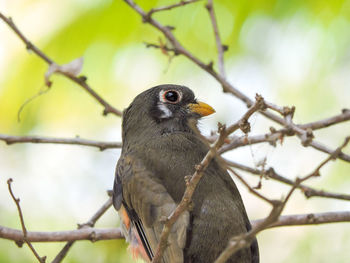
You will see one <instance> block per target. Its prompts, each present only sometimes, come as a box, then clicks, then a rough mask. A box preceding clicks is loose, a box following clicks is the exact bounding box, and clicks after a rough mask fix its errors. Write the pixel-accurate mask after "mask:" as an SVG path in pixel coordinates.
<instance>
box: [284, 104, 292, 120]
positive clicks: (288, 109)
mask: <svg viewBox="0 0 350 263" xmlns="http://www.w3.org/2000/svg"><path fill="white" fill-rule="evenodd" d="M294 112H295V106H292V107H287V106H284V107H283V110H282V113H283V116H284V117H286V116H288V115H290V116H291V118H292V119H293V117H294Z"/></svg>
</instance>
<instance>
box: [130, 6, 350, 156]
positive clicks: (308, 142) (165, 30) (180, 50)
mask: <svg viewBox="0 0 350 263" xmlns="http://www.w3.org/2000/svg"><path fill="white" fill-rule="evenodd" d="M124 1H125V2H126V3H127V4H128V5H129V6H130V7H131V8H133V9H134V10H135V11H136V12H137V13H139V14H140V16H141V17H142V19H143V22H144V23H149V24H150V25H152V26H153V27H155V28H156V29H158V30H159V31H160V32H161V33H162V34H163V35H164V36H165V38H166V39H167V40H168V41H169V42H170V43H171V45H172V46H173V50H174V53H176V54H181V55H183V56H185V57H186V58H188V59H189V60H190V61H192V62H193V63H195V64H196V65H197V66H199V67H200V68H202V69H203V70H204V71H206V72H207V73H209V74H210V75H211V76H212V77H214V78H215V79H216V80H217V81H218V82H219V83H220V84H221V85H222V88H223V91H224V92H228V93H231V94H232V95H234V96H235V97H237V98H238V99H240V100H241V101H243V102H244V103H245V104H246V105H247V106H248V107H250V106H251V105H253V103H254V102H253V101H252V100H251V99H250V98H249V97H248V96H246V95H245V94H244V93H242V92H241V91H239V90H238V89H237V88H235V87H234V86H233V85H231V84H230V83H229V82H228V81H227V80H226V79H225V78H224V77H223V76H222V75H220V74H218V73H217V72H216V71H215V70H214V69H213V67H212V63H208V64H206V63H204V62H203V61H201V60H200V59H198V58H197V57H195V56H194V55H193V54H192V53H191V52H189V51H188V50H187V49H185V48H184V47H183V46H182V45H181V43H180V42H179V41H178V40H177V39H176V37H175V36H174V34H173V33H172V31H171V28H169V27H167V26H163V25H162V24H160V23H159V22H158V21H157V20H155V19H153V18H152V17H150V16H148V15H147V13H146V12H145V11H144V10H143V9H142V8H141V7H140V6H138V5H137V4H136V3H135V2H134V1H133V0H124ZM265 104H266V106H271V107H270V108H271V109H273V110H275V111H277V112H279V113H281V112H283V108H280V107H278V106H277V107H275V105H273V104H272V103H268V102H266V101H265ZM260 113H261V114H262V115H264V116H265V117H267V118H269V119H271V120H273V121H275V122H276V123H279V124H280V125H282V126H285V127H288V126H289V128H293V130H295V131H296V132H297V134H298V135H299V137H300V138H301V140H302V143H303V145H305V146H311V147H313V148H314V149H317V150H320V151H322V152H324V153H327V154H331V153H332V152H333V151H332V149H329V148H328V147H326V146H324V145H322V144H321V143H318V142H316V141H313V140H312V138H311V137H310V136H308V134H309V133H307V132H306V131H305V130H303V129H302V128H300V127H298V126H297V125H295V124H293V123H289V122H287V121H286V120H285V119H283V118H281V117H280V116H277V115H276V114H274V113H272V112H270V111H267V110H266V111H261V112H260ZM286 114H287V113H284V115H286ZM338 158H340V159H342V160H344V161H347V162H350V156H349V155H346V154H344V153H340V154H339V155H338Z"/></svg>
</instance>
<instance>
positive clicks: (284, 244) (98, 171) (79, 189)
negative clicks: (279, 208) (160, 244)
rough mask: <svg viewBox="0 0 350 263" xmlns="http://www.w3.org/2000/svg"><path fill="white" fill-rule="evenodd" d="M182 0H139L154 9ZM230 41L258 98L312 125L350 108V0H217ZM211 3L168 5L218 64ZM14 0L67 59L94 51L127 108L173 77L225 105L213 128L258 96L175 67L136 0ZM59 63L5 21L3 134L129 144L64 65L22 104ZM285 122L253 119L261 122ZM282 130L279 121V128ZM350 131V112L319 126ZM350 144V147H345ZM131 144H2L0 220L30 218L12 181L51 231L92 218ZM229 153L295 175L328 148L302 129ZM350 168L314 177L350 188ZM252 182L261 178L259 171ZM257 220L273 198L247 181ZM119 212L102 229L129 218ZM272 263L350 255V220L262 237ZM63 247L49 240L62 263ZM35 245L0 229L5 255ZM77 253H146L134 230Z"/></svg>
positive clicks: (235, 73)
mask: <svg viewBox="0 0 350 263" xmlns="http://www.w3.org/2000/svg"><path fill="white" fill-rule="evenodd" d="M175 2H176V1H163V0H162V1H155V0H152V1H150V0H147V1H138V3H139V4H140V5H141V6H142V7H143V8H145V9H146V10H149V9H150V8H152V7H159V6H163V5H167V4H171V3H175ZM214 4H215V11H216V15H217V19H218V23H219V27H220V33H221V36H222V40H223V43H224V44H227V45H228V46H229V50H228V52H226V53H225V61H226V71H227V76H228V79H229V80H230V81H231V83H233V84H234V85H235V86H236V87H237V88H238V89H239V90H241V91H242V92H244V93H245V94H248V95H249V96H251V97H252V98H253V96H254V94H255V93H260V94H262V95H263V96H264V97H265V99H267V100H269V101H271V102H274V103H276V104H278V105H295V106H296V108H297V110H296V114H295V121H296V122H297V123H305V122H309V121H313V120H318V119H321V118H325V117H327V116H332V115H335V114H338V113H340V111H341V109H342V108H346V107H347V108H349V105H350V103H349V102H350V30H349V28H350V1H342V0H334V1H326V0H308V1H296V0H292V1H287V0H279V1H278V0H264V1H262V0H261V1H259V0H254V1H242V0H237V1H232V0H226V1H224V0H217V1H214ZM204 5H205V1H200V2H198V3H195V4H191V5H188V6H185V7H182V8H178V9H175V10H172V11H166V12H163V13H159V14H156V15H155V18H157V19H159V20H160V21H161V22H162V23H164V24H166V25H172V26H175V27H176V30H175V31H174V33H175V35H176V36H177V37H178V38H179V40H180V41H181V42H182V43H183V45H184V46H185V47H186V48H188V49H189V50H190V51H192V52H193V53H194V54H195V55H196V56H198V57H200V58H201V59H202V60H203V61H204V62H206V63H209V62H210V61H212V60H213V61H214V62H215V61H216V47H215V40H214V38H213V30H212V28H211V23H210V20H209V16H208V13H207V11H206V9H205V8H204ZM0 11H1V12H3V13H4V14H5V15H7V16H11V17H12V18H13V19H14V21H15V22H16V24H17V26H18V27H19V28H20V29H21V30H22V32H23V33H24V34H25V35H26V36H27V37H28V38H29V39H30V40H31V41H33V42H34V43H35V44H36V45H37V46H38V47H39V48H41V49H42V50H43V51H44V52H45V53H46V54H47V55H48V56H49V57H51V58H52V59H53V60H54V61H55V62H57V63H59V64H65V63H68V62H70V61H71V60H73V59H75V58H78V57H81V56H83V57H84V66H83V72H82V73H83V74H84V75H86V76H87V77H88V83H89V84H90V85H91V86H92V87H93V88H94V89H95V91H97V92H98V93H99V94H100V95H102V96H103V97H104V98H105V99H106V100H107V101H108V102H110V103H111V104H113V105H114V106H116V107H117V108H118V109H123V108H125V107H127V106H128V104H129V103H130V102H131V100H132V99H133V97H135V96H136V95H137V94H138V93H140V92H141V91H143V90H145V89H147V88H150V87H152V86H155V85H158V84H162V83H176V84H183V85H187V86H189V87H190V88H192V89H193V90H194V91H195V93H196V95H197V96H198V98H200V99H201V100H203V101H206V102H208V103H209V104H210V105H212V106H213V107H214V108H215V109H216V111H217V114H215V115H214V116H210V117H208V118H207V119H205V120H203V121H202V122H201V125H200V128H201V129H202V131H203V133H204V134H209V132H210V131H211V130H215V129H216V123H217V122H218V121H220V122H223V123H232V122H233V121H235V120H237V119H238V118H239V116H240V115H241V114H242V113H243V112H244V111H245V106H244V105H243V104H242V103H241V102H240V101H238V100H237V99H235V98H233V97H232V96H231V95H228V94H223V93H222V92H221V88H220V86H219V85H218V83H216V82H215V81H214V80H213V79H212V78H211V77H210V76H209V75H208V74H206V73H205V72H203V71H201V70H200V69H199V68H198V67H197V66H195V65H194V64H193V63H191V62H189V61H187V60H186V59H185V58H183V57H176V58H174V59H173V60H172V62H171V63H170V64H169V61H168V60H169V59H168V57H166V56H164V55H163V54H162V53H161V52H160V51H159V50H154V49H146V48H145V45H144V43H143V42H151V43H159V39H160V38H161V39H162V41H163V42H165V40H164V39H163V37H162V36H161V35H160V33H159V32H157V31H156V30H154V29H153V28H151V27H150V26H148V25H145V24H143V23H142V22H141V19H140V17H139V16H138V15H137V14H135V12H134V11H133V10H131V8H129V7H128V6H127V5H126V4H125V3H124V2H123V1H113V0H100V1H95V0H51V1H45V0H0ZM46 70H47V65H46V64H45V63H44V62H43V61H42V60H41V59H39V58H38V57H37V56H35V55H33V54H30V53H28V52H27V50H26V49H25V47H24V45H23V44H22V43H21V42H20V40H19V39H18V37H17V36H15V35H14V33H13V32H12V31H11V30H10V29H9V28H8V27H7V26H6V25H5V24H4V23H3V22H2V21H0V133H5V134H11V135H45V136H57V137H74V136H76V135H79V136H80V137H82V138H89V139H98V140H105V141H120V140H121V136H120V123H121V120H120V118H117V117H114V116H112V115H109V116H107V117H103V116H102V107H101V106H100V105H99V104H97V102H96V101H95V100H93V99H92V98H91V97H90V96H89V95H88V94H87V93H86V92H85V91H83V90H82V89H81V88H80V87H79V86H77V85H76V84H74V83H72V82H70V81H69V80H67V79H65V78H64V77H61V76H53V77H52V78H51V79H52V81H53V86H52V88H51V89H50V91H49V92H47V93H46V94H44V95H42V96H40V97H39V98H36V99H35V100H33V101H32V102H30V103H29V104H28V105H26V107H25V108H24V109H23V111H22V113H21V121H20V122H17V113H18V110H19V108H20V107H21V105H22V104H23V103H24V102H25V101H26V100H27V99H28V98H31V97H32V96H34V95H35V94H37V93H38V92H39V91H40V90H42V89H44V88H45V87H44V73H45V72H46ZM271 125H274V124H272V123H271V122H269V121H267V120H266V119H264V118H262V117H259V116H254V117H253V118H252V130H253V131H252V133H253V134H257V133H263V132H267V131H268V127H269V126H271ZM274 126H275V127H277V126H276V125H274ZM349 133H350V125H349V123H345V124H341V125H338V126H335V127H331V128H329V129H327V130H325V131H318V132H316V137H317V139H319V140H320V141H322V142H324V143H325V144H326V145H328V146H330V147H333V148H336V147H337V146H338V145H339V144H340V143H341V142H342V140H343V138H344V137H345V136H346V135H349ZM345 152H347V153H349V147H348V148H347V149H346V150H345ZM119 154H120V151H119V150H118V149H116V150H106V151H103V152H100V151H99V150H97V149H93V148H87V147H79V146H62V145H43V144H41V145H40V144H39V145H30V144H22V145H13V146H7V145H6V144H4V143H2V142H0V225H4V226H8V227H13V228H18V229H19V228H20V224H19V219H18V215H17V210H16V208H15V205H14V203H13V201H12V200H11V199H10V196H9V194H8V192H7V184H6V180H7V179H8V178H10V177H12V178H13V179H14V183H13V189H14V191H15V194H16V195H17V196H19V197H20V198H21V205H22V209H23V212H24V216H25V221H26V225H27V228H28V229H29V230H33V231H35V230H37V231H58V230H70V229H74V228H75V227H76V223H78V222H79V223H82V222H86V221H87V220H88V219H89V218H90V216H91V215H92V214H94V212H95V211H96V210H97V209H98V208H99V207H100V206H101V205H102V204H103V202H104V201H105V200H106V198H107V195H106V190H107V189H111V188H112V182H113V178H114V167H115V164H116V162H117V160H118V157H119ZM227 157H228V158H232V159H233V160H236V161H240V162H242V163H246V164H248V165H251V166H256V165H257V163H258V162H259V161H260V160H261V159H263V158H265V157H266V160H267V165H268V166H273V167H275V169H276V170H277V171H279V172H281V173H282V174H284V175H285V176H287V177H289V178H291V179H293V178H295V177H296V176H301V175H305V174H307V173H308V172H311V171H312V170H313V168H315V166H316V165H317V164H318V163H319V162H320V161H321V160H323V159H324V158H325V157H326V156H325V155H324V154H321V153H318V152H316V151H314V150H312V149H308V148H303V147H302V146H301V145H300V143H299V141H298V139H296V138H288V139H285V141H284V144H283V147H282V146H280V145H279V146H278V147H276V148H273V147H271V146H268V145H256V146H252V147H247V148H246V149H239V150H236V151H235V152H233V153H229V154H228V155H227ZM349 175H350V168H349V165H348V164H346V163H345V162H342V161H337V162H336V163H332V164H329V165H328V166H327V167H326V168H325V169H324V170H323V173H322V177H321V178H318V179H314V180H313V181H312V182H310V183H309V184H310V185H312V186H314V187H316V188H322V189H325V190H329V191H334V192H344V193H349V189H350V177H349ZM246 176H247V178H249V180H250V182H251V183H252V184H256V183H257V182H258V179H257V178H254V177H251V176H249V175H246ZM238 187H239V188H240V190H241V192H242V196H243V199H244V201H245V203H246V206H247V210H248V214H249V215H250V218H252V219H258V218H262V217H264V216H266V215H267V213H268V211H269V207H268V206H267V205H266V204H264V203H262V202H261V201H260V200H258V199H256V198H255V197H253V196H251V195H250V194H249V193H247V191H246V190H245V189H244V187H243V186H242V185H240V184H238ZM287 190H288V187H286V186H283V185H280V184H278V183H275V182H271V181H266V182H265V181H264V182H263V189H262V190H261V191H262V192H263V193H265V194H267V195H268V196H270V197H274V198H280V197H281V196H283V195H285V193H286V191H287ZM349 209H350V204H349V203H348V202H345V201H334V200H322V199H317V198H315V199H311V200H305V198H304V197H303V196H302V194H300V193H296V194H295V196H294V198H293V200H292V201H291V202H290V203H289V205H288V206H287V208H286V210H285V212H284V213H285V214H292V213H307V212H325V211H337V210H349ZM118 224H119V220H118V217H117V215H116V212H115V211H114V210H113V209H110V210H109V211H108V213H106V214H105V215H104V216H103V218H102V219H101V220H100V221H98V223H97V227H117V226H118ZM258 240H259V243H260V253H261V262H263V263H264V262H269V263H274V262H276V263H277V262H290V263H291V262H315V263H316V262H317V263H319V262H321V263H322V262H344V263H348V262H350V250H349V247H350V225H349V224H333V225H324V226H310V227H291V228H281V229H274V230H267V231H265V232H263V233H261V234H260V235H259V236H258ZM62 246H63V244H58V243H52V244H35V247H36V248H37V249H38V252H39V254H40V255H47V256H48V261H51V260H52V259H53V257H54V256H55V255H56V253H57V252H58V251H59V249H60V248H61V247H62ZM34 261H35V259H34V256H33V255H32V254H31V252H30V251H29V249H28V248H27V247H24V248H22V249H19V248H17V246H16V245H15V244H14V243H13V242H10V241H7V240H2V239H0V262H1V263H2V262H34ZM64 262H69V263H73V262H132V259H131V257H130V256H129V255H128V254H127V253H126V244H125V243H124V241H122V240H120V241H99V242H97V243H90V242H88V241H83V242H78V243H77V244H76V245H74V247H73V249H72V250H71V251H70V252H69V254H68V256H67V258H66V260H65V261H64Z"/></svg>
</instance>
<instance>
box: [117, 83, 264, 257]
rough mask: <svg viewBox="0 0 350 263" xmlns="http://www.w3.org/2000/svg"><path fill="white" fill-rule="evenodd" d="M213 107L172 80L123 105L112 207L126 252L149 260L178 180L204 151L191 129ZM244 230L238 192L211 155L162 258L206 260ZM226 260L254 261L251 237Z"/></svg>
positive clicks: (181, 184)
mask: <svg viewBox="0 0 350 263" xmlns="http://www.w3.org/2000/svg"><path fill="white" fill-rule="evenodd" d="M214 112H215V110H214V109H213V108H212V107H211V106H209V105H208V104H206V103H204V102H200V101H198V100H197V99H196V98H195V95H194V93H193V91H192V90H191V89H189V88H188V87H186V86H181V85H175V84H163V85H158V86H155V87H153V88H150V89H148V90H146V91H144V92H142V93H140V94H139V95H137V96H136V97H135V98H134V100H133V101H132V103H131V104H130V106H129V107H128V108H126V109H125V110H124V112H123V117H122V118H123V120H122V143H123V146H122V151H121V155H120V158H119V160H118V163H117V167H116V172H115V180H114V185H113V205H114V207H115V209H116V210H117V211H118V214H119V216H120V219H121V225H122V231H123V234H124V236H125V237H126V240H127V241H128V242H129V249H130V251H131V253H132V254H133V255H134V257H139V258H141V259H143V260H144V261H146V262H151V261H152V259H153V257H154V254H155V251H156V249H157V246H158V243H159V238H160V234H161V232H162V229H163V226H164V222H165V219H166V218H167V217H168V216H169V215H170V214H171V213H172V212H173V211H174V209H175V208H176V207H177V205H178V204H179V203H180V201H181V198H182V196H183V194H184V191H185V188H186V182H185V179H184V178H185V177H186V176H189V175H192V174H193V173H194V172H195V167H196V165H198V164H199V163H200V162H201V160H202V159H203V158H204V156H205V155H206V153H207V152H208V150H209V149H210V146H209V145H208V143H207V142H206V141H205V140H204V139H203V136H201V135H200V134H199V133H198V128H197V124H198V121H199V120H200V119H201V118H202V117H204V116H208V115H210V114H212V113H214ZM250 229H251V224H250V221H249V219H248V216H247V213H246V210H245V207H244V204H243V201H242V198H241V196H240V193H239V191H238V189H237V187H236V185H235V183H234V181H233V179H232V178H231V177H230V175H229V173H228V172H227V169H226V168H225V166H224V165H223V164H222V162H220V160H219V158H218V157H215V158H213V159H212V161H211V162H210V164H209V166H208V167H207V168H206V169H205V170H204V174H203V177H202V178H201V180H200V182H199V184H198V185H197V187H196V189H195V191H194V194H193V197H192V203H191V206H190V209H188V210H187V211H185V212H183V213H182V214H181V216H180V217H179V218H178V220H177V221H176V222H175V224H174V225H173V226H172V228H171V231H170V234H169V238H168V243H167V247H166V249H165V251H164V253H163V257H162V262H163V263H206V262H208V263H209V262H214V261H215V259H216V258H217V257H218V256H219V255H220V253H221V252H222V251H223V250H224V249H225V247H226V246H227V244H228V242H229V240H230V239H231V238H232V237H234V236H237V235H240V234H243V233H247V232H248V231H249V230H250ZM227 262H230V263H233V262H234V263H258V262H259V249H258V244H257V241H256V240H254V241H253V242H252V244H251V245H250V247H248V248H245V249H242V250H240V251H239V252H237V253H235V254H234V255H233V256H231V257H230V258H229V260H228V261H227Z"/></svg>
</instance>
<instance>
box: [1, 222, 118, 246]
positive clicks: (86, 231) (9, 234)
mask: <svg viewBox="0 0 350 263" xmlns="http://www.w3.org/2000/svg"><path fill="white" fill-rule="evenodd" d="M0 237H1V238H5V239H9V240H13V241H15V242H21V241H22V240H23V231H21V230H17V229H12V228H8V227H4V226H0ZM123 238H124V236H123V234H122V232H121V230H120V229H119V228H108V229H96V228H92V227H87V228H82V229H77V230H71V231H56V232H34V231H33V232H27V236H26V239H27V240H28V241H29V242H63V241H78V240H90V241H92V242H95V241H99V240H111V239H123Z"/></svg>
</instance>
